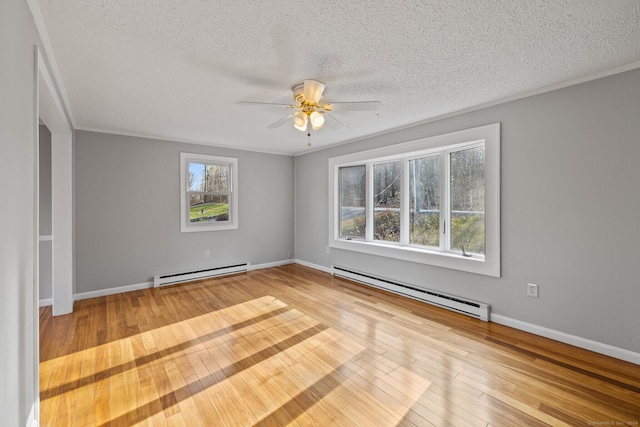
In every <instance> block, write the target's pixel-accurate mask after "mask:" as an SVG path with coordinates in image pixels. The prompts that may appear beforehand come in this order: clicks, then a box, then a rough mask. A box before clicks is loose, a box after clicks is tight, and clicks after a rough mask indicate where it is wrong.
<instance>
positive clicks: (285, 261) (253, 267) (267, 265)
mask: <svg viewBox="0 0 640 427" xmlns="http://www.w3.org/2000/svg"><path fill="white" fill-rule="evenodd" d="M292 262H293V260H291V259H283V260H282V261H275V262H266V263H264V264H256V265H251V266H250V267H249V271H253V270H261V269H263V268H271V267H280V266H281V265H287V264H291V263H292Z"/></svg>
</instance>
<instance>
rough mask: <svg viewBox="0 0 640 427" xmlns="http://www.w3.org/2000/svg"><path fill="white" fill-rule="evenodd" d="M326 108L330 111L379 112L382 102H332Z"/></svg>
mask: <svg viewBox="0 0 640 427" xmlns="http://www.w3.org/2000/svg"><path fill="white" fill-rule="evenodd" d="M324 108H326V109H327V110H328V111H378V110H380V109H381V108H382V102H380V101H362V102H330V103H328V104H327V105H325V106H324Z"/></svg>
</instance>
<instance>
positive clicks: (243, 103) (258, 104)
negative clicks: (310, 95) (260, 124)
mask: <svg viewBox="0 0 640 427" xmlns="http://www.w3.org/2000/svg"><path fill="white" fill-rule="evenodd" d="M236 104H238V105H253V106H258V107H283V108H295V107H294V106H293V105H290V104H277V103H275V102H256V101H238V102H236Z"/></svg>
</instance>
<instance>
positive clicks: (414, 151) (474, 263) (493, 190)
mask: <svg viewBox="0 0 640 427" xmlns="http://www.w3.org/2000/svg"><path fill="white" fill-rule="evenodd" d="M482 141H484V146H485V256H484V258H481V257H472V258H468V257H463V256H462V255H459V254H456V253H451V252H446V251H441V250H429V249H428V248H425V247H417V246H409V245H398V244H397V243H389V242H381V241H370V239H369V237H371V235H372V233H373V231H372V227H371V226H367V240H358V239H352V240H347V239H345V238H340V237H339V225H340V223H339V215H338V210H337V207H338V206H339V197H340V194H339V188H338V185H339V180H338V169H339V168H340V167H343V166H354V165H362V164H366V165H367V168H368V169H367V179H372V174H370V169H369V168H370V167H371V164H373V163H384V162H388V161H391V160H397V159H404V158H406V157H407V156H411V157H416V158H417V157H420V156H422V155H425V154H430V153H433V152H436V151H442V150H443V148H445V147H446V149H455V148H456V146H463V145H464V146H466V145H469V144H471V143H474V142H476V143H477V142H482ZM405 175H406V174H405ZM406 179H408V175H407V177H404V176H403V180H406ZM369 188H370V186H369V185H367V189H369ZM405 188H408V187H405ZM369 196H370V195H369V194H367V201H368V200H369ZM369 211H370V209H367V210H366V212H367V218H366V219H367V224H368V225H369V224H372V223H373V222H372V219H373V218H369ZM405 211H407V212H408V210H407V209H405ZM447 233H449V230H447ZM405 237H406V236H405ZM329 246H330V247H332V248H337V249H344V250H349V251H355V252H361V253H366V254H370V255H378V256H383V257H388V258H396V259H401V260H405V261H411V262H416V263H422V264H428V265H433V266H437V267H444V268H450V269H454V270H460V271H466V272H470V273H476V274H482V275H486V276H493V277H500V123H493V124H490V125H486V126H479V127H476V128H471V129H466V130H461V131H458V132H452V133H448V134H444V135H437V136H433V137H429V138H424V139H419V140H415V141H410V142H406V143H401V144H396V145H391V146H387V147H382V148H377V149H373V150H367V151H361V152H358V153H352V154H347V155H344V156H339V157H332V158H330V159H329ZM441 247H442V243H441Z"/></svg>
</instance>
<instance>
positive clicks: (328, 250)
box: [325, 246, 331, 255]
mask: <svg viewBox="0 0 640 427" xmlns="http://www.w3.org/2000/svg"><path fill="white" fill-rule="evenodd" d="M325 252H327V255H328V254H330V253H331V250H330V248H329V246H327V247H326V248H325Z"/></svg>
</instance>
